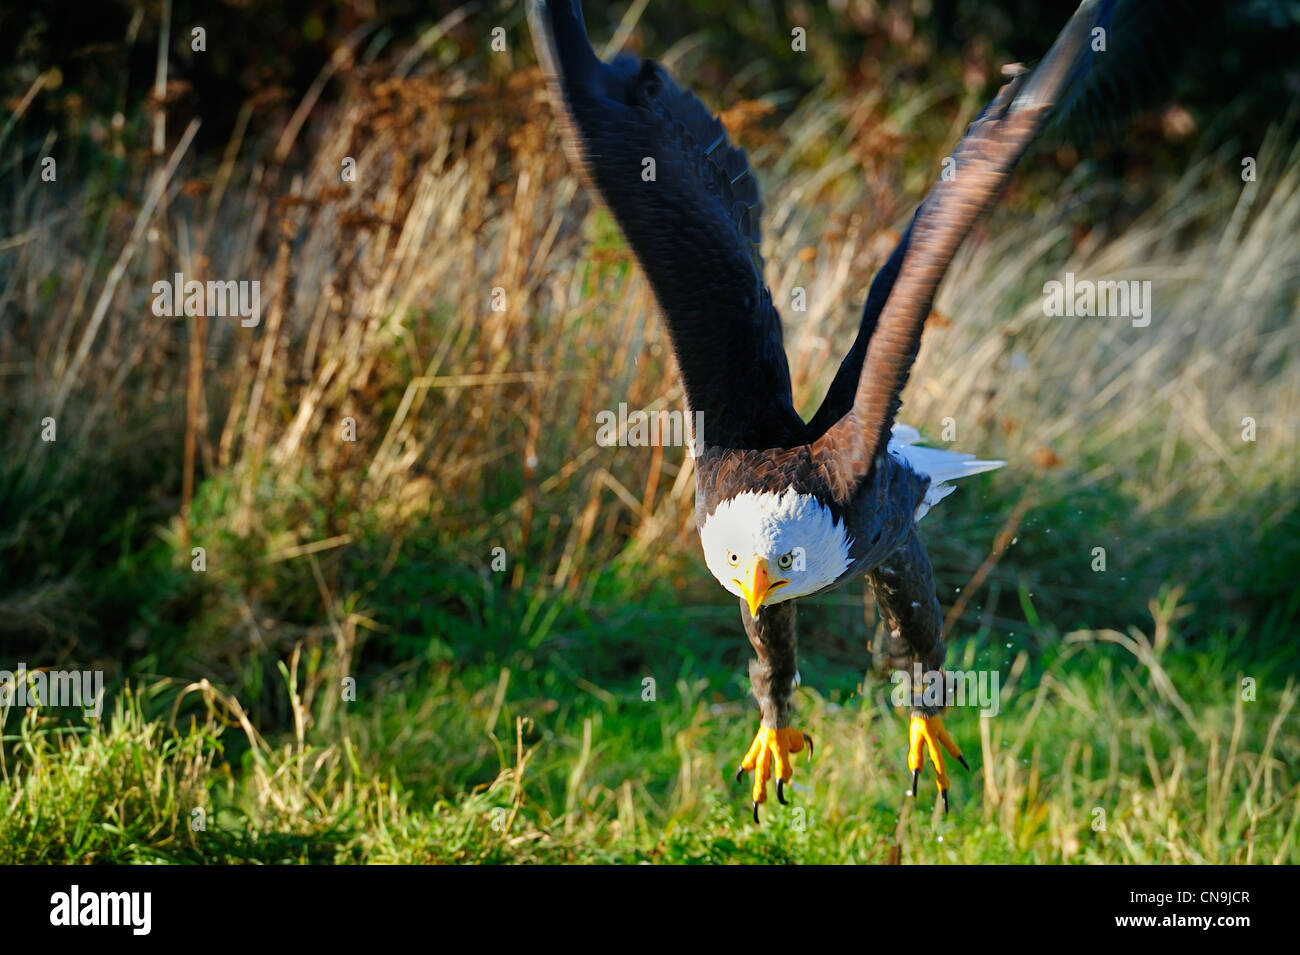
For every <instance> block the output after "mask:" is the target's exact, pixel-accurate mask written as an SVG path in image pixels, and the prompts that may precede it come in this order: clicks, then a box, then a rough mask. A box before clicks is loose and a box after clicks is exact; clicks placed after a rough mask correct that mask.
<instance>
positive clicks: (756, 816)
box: [754, 803, 759, 826]
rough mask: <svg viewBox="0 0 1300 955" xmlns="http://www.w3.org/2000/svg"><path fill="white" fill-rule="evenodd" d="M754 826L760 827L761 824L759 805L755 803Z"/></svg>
mask: <svg viewBox="0 0 1300 955" xmlns="http://www.w3.org/2000/svg"><path fill="white" fill-rule="evenodd" d="M754 825H756V826H757V825H759V822H758V803H754Z"/></svg>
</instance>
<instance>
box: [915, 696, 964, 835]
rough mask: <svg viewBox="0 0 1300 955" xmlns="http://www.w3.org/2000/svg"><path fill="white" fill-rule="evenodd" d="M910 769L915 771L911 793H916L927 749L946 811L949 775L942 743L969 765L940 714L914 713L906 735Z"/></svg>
mask: <svg viewBox="0 0 1300 955" xmlns="http://www.w3.org/2000/svg"><path fill="white" fill-rule="evenodd" d="M907 737H908V740H907V768H908V769H909V770H911V772H912V795H913V796H915V795H916V790H917V786H918V785H919V784H920V781H921V762H922V755H923V752H924V751H928V752H929V754H930V762H931V764H933V766H934V771H935V775H936V781H937V783H938V785H939V795H940V796H942V797H943V811H944V812H947V811H948V774H947V773H946V772H944V767H943V752H942V751H941V750H940V748H939V747H940V746H942V747H943V749H946V750H947V751H948V755H949V756H951V757H952V758H953V759H955V760H957V761H958V762H959V763H961V764H962V765H963V766H965V767H966V769H967V770H969V769H970V766H967V765H966V760H965V759H963V758H962V755H961V750H959V749H958V748H957V744H956V743H954V742H953V741H952V737H951V736H949V735H948V731H947V730H946V729H944V725H943V720H941V719H939V717H938V716H913V717H912V722H911V725H910V726H909V727H908V734H907Z"/></svg>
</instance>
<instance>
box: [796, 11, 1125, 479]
mask: <svg viewBox="0 0 1300 955" xmlns="http://www.w3.org/2000/svg"><path fill="white" fill-rule="evenodd" d="M1113 6H1114V0H1084V2H1083V3H1081V4H1080V5H1079V8H1078V10H1076V12H1075V14H1074V16H1073V17H1072V18H1071V19H1070V22H1069V23H1067V24H1066V26H1065V28H1064V29H1063V30H1062V31H1061V33H1060V35H1059V36H1058V37H1057V38H1056V42H1055V43H1053V44H1052V47H1051V49H1050V50H1048V52H1047V55H1046V56H1045V57H1044V58H1043V60H1042V62H1041V63H1040V64H1039V65H1038V67H1037V68H1036V69H1035V70H1034V71H1033V72H1032V73H1028V74H1021V75H1019V76H1016V77H1015V78H1014V79H1012V80H1011V81H1010V82H1009V83H1007V84H1006V85H1005V86H1003V87H1002V89H1001V90H1000V91H999V92H998V95H997V96H996V97H995V98H994V100H993V102H991V103H990V104H989V105H988V106H987V107H985V109H984V111H983V112H982V113H981V114H980V115H979V116H978V117H977V118H976V119H975V121H974V122H973V123H972V124H971V125H970V128H969V129H968V130H967V132H966V135H965V136H964V137H963V138H962V140H961V142H959V143H958V144H957V148H956V149H955V150H954V151H953V159H954V160H955V166H954V169H955V174H954V177H953V178H952V179H951V180H946V181H940V182H939V183H937V184H936V185H935V186H934V188H933V189H931V190H930V194H929V195H928V196H927V197H926V199H925V201H924V202H923V203H922V204H921V207H920V208H919V209H918V210H917V213H916V216H915V218H913V220H912V223H911V225H910V226H909V227H908V229H907V232H906V233H905V234H904V236H903V238H902V240H901V241H900V242H899V245H898V248H897V249H895V251H894V254H893V255H892V256H891V257H890V259H889V261H888V262H887V263H886V264H885V266H884V268H882V269H881V272H880V274H879V275H878V276H877V277H876V280H875V281H874V282H873V283H872V287H871V291H870V293H869V294H868V301H867V308H866V311H865V313H864V316H863V327H862V330H861V331H860V333H859V337H858V341H857V342H856V343H855V345H854V348H853V350H852V351H851V352H850V353H849V356H848V357H847V358H846V359H845V361H844V363H843V364H842V365H841V367H840V371H839V374H837V375H836V378H835V381H834V382H832V385H831V390H830V391H829V392H828V394H827V397H826V400H825V402H824V403H823V409H822V410H819V412H818V414H817V415H815V416H814V418H813V420H812V422H810V425H811V427H810V429H809V438H810V443H811V444H812V450H813V457H814V460H815V461H816V462H817V463H818V465H819V466H820V467H821V468H822V469H823V471H824V473H825V474H826V475H827V477H828V479H829V483H830V486H831V490H832V492H833V493H834V495H835V496H836V497H837V498H839V499H847V498H849V497H850V496H852V494H853V492H854V490H855V488H856V487H857V484H858V482H859V481H860V480H861V479H862V478H864V477H865V476H866V475H867V474H868V472H869V471H870V470H871V466H872V463H873V462H874V460H875V459H876V457H877V456H878V455H879V454H881V453H883V452H884V451H885V447H886V444H887V442H888V440H889V433H890V428H891V427H892V425H893V423H894V416H895V415H896V414H897V412H898V405H899V401H900V396H901V394H902V391H903V386H904V385H906V384H907V378H908V375H909V373H910V371H911V368H912V363H913V361H915V359H916V353H917V349H918V348H919V347H920V343H921V331H922V330H923V329H924V327H925V320H926V318H927V317H928V316H929V314H930V308H931V304H932V303H933V301H934V295H935V291H936V290H937V289H938V287H939V282H940V281H941V280H942V278H943V275H944V273H945V272H946V271H947V269H948V265H949V263H950V262H951V261H952V257H953V255H954V254H955V253H956V251H957V249H958V247H960V245H961V243H962V241H963V240H964V239H965V238H966V235H967V234H968V233H969V232H970V230H971V228H972V226H974V224H975V222H976V221H977V220H978V218H979V217H980V215H981V214H982V213H983V212H984V211H985V210H986V209H987V208H988V206H989V205H990V204H991V203H992V201H993V199H994V198H995V197H996V196H997V194H998V193H999V192H1000V191H1001V189H1002V186H1003V185H1004V184H1005V183H1006V181H1007V178H1008V177H1009V176H1010V174H1011V170H1012V169H1013V168H1014V167H1015V164H1016V162H1017V161H1018V160H1019V159H1020V157H1021V155H1022V154H1023V153H1024V151H1025V149H1026V147H1027V146H1028V145H1029V143H1030V141H1031V140H1032V139H1033V138H1034V135H1035V134H1036V133H1037V132H1038V130H1039V128H1040V127H1041V125H1042V124H1043V122H1044V120H1046V119H1047V117H1048V116H1049V114H1050V113H1051V110H1052V107H1053V104H1055V103H1056V102H1057V101H1058V99H1059V98H1060V97H1061V96H1062V94H1063V91H1064V90H1066V89H1067V87H1068V86H1069V84H1070V83H1071V82H1074V81H1075V80H1076V79H1077V78H1078V77H1080V76H1083V75H1085V74H1086V73H1087V71H1088V68H1089V66H1090V61H1091V58H1092V57H1093V56H1098V55H1104V54H1097V53H1093V51H1092V48H1091V44H1090V41H1091V39H1092V36H1093V31H1094V29H1095V28H1097V27H1098V26H1099V25H1102V24H1104V23H1105V22H1106V20H1107V18H1108V17H1109V15H1110V12H1111V9H1112V7H1113ZM882 299H883V302H882ZM849 385H851V386H852V405H851V407H847V408H845V410H844V412H843V414H842V416H839V415H837V414H836V412H839V411H840V409H841V408H844V407H845V406H846V405H848V401H847V397H848V395H847V394H846V391H847V388H846V386H849ZM833 415H834V417H832V416H833ZM823 428H824V429H825V430H824V432H822V431H821V429H823Z"/></svg>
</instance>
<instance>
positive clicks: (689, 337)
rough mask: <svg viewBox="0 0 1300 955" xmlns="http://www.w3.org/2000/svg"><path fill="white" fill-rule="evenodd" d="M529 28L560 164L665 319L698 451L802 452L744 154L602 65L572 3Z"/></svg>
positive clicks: (717, 129) (562, 1)
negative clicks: (596, 199)
mask: <svg viewBox="0 0 1300 955" xmlns="http://www.w3.org/2000/svg"><path fill="white" fill-rule="evenodd" d="M529 21H530V23H531V25H532V32H533V37H534V43H535V45H536V46H537V50H538V58H539V60H540V61H541V63H542V66H543V68H544V69H545V70H546V71H547V73H548V74H549V75H550V78H551V81H552V89H553V90H554V91H556V92H557V93H558V94H559V95H558V96H557V99H558V101H559V104H560V105H561V106H562V108H563V112H564V114H566V116H567V119H568V125H569V129H568V130H567V133H568V135H567V137H566V138H567V140H568V145H569V147H570V150H571V152H573V153H576V155H577V159H578V160H579V162H580V164H581V166H582V168H583V169H584V170H585V172H586V173H587V176H588V178H589V179H590V180H591V181H592V182H593V183H594V184H595V186H596V188H597V189H598V190H599V191H600V194H601V196H602V197H603V198H604V200H605V202H606V204H607V205H608V206H609V208H610V210H611V211H612V212H613V214H614V218H615V219H616V220H617V221H618V224H619V226H620V227H621V228H622V230H623V234H624V235H625V236H626V237H627V240H628V243H629V244H630V245H631V247H632V250H633V251H634V252H635V253H636V257H637V259H638V261H639V262H640V263H641V267H642V268H643V269H644V270H645V273H646V276H647V277H648V278H649V280H650V284H651V286H652V287H653V288H654V291H655V296H656V297H657V298H658V301H659V305H660V307H661V309H662V310H663V313H664V316H665V318H666V319H667V323H668V331H669V335H670V337H671V339H672V345H673V352H674V354H675V355H676V358H677V365H678V367H679V368H680V370H681V374H682V378H683V384H684V386H685V389H686V400H687V404H688V406H689V409H690V410H691V411H692V412H699V413H702V422H703V433H702V434H701V435H698V436H697V437H698V438H699V440H700V441H701V442H702V444H703V445H706V446H707V445H712V446H719V447H729V448H772V447H784V446H788V445H790V444H793V443H798V442H799V439H800V438H801V437H802V435H803V433H804V425H803V422H802V420H801V419H800V418H799V415H798V414H797V413H796V411H795V409H794V403H793V399H792V397H791V391H790V371H789V367H788V365H787V363H786V356H785V349H784V346H783V345H782V341H781V320H780V316H779V315H778V314H777V311H776V308H775V307H774V306H773V304H772V297H771V294H770V293H769V292H768V289H767V287H766V285H765V284H764V282H763V261H762V258H761V257H760V256H759V252H758V244H759V217H760V215H761V212H762V206H761V202H760V199H759V193H758V183H757V182H756V181H755V179H754V174H753V171H752V170H751V169H750V168H749V163H748V161H747V160H746V158H745V153H744V152H743V151H742V150H739V149H736V148H735V147H733V146H732V145H731V144H730V143H729V142H728V141H727V136H726V133H725V131H724V130H723V128H722V124H721V123H720V122H719V121H718V120H717V119H716V118H715V117H714V116H713V115H712V114H711V113H710V112H709V111H708V110H707V109H706V108H705V106H704V104H703V103H701V102H700V101H699V100H698V99H696V98H695V97H694V96H693V95H691V94H690V93H689V92H687V91H685V90H683V89H681V88H680V87H678V86H677V84H676V83H675V82H673V79H672V77H670V76H669V75H668V73H667V72H666V71H665V70H664V69H663V68H662V67H661V66H659V64H657V63H655V62H653V61H651V60H645V61H641V60H638V59H637V58H636V57H633V56H631V55H628V54H624V55H622V56H620V57H619V58H617V59H616V60H615V61H614V62H613V63H604V62H602V61H601V60H600V59H599V58H598V57H597V56H596V54H595V52H594V51H593V50H592V48H591V44H590V42H589V41H588V39H587V28H586V25H585V24H584V23H583V19H582V10H581V7H580V6H579V3H578V0H533V2H532V3H531V4H530V9H529ZM651 160H652V161H653V163H651V162H650V161H651ZM651 170H653V174H652V173H651Z"/></svg>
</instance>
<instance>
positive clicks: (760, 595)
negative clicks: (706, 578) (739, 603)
mask: <svg viewBox="0 0 1300 955" xmlns="http://www.w3.org/2000/svg"><path fill="white" fill-rule="evenodd" d="M731 582H732V583H733V584H735V585H736V586H737V587H739V588H740V592H741V593H742V594H744V595H745V603H747V604H749V613H750V615H751V616H752V615H754V614H756V613H758V608H759V607H761V606H763V601H764V600H766V599H767V595H768V594H770V593H771V592H772V591H774V590H776V589H777V588H778V587H784V586H785V585H786V584H788V583H789V582H790V581H788V580H772V579H771V578H770V577H769V576H768V574H767V558H766V557H757V556H755V557H751V558H750V559H749V563H748V564H746V565H745V571H744V574H743V575H742V576H741V577H740V578H736V577H732V578H731Z"/></svg>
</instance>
